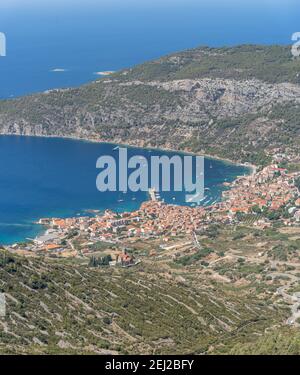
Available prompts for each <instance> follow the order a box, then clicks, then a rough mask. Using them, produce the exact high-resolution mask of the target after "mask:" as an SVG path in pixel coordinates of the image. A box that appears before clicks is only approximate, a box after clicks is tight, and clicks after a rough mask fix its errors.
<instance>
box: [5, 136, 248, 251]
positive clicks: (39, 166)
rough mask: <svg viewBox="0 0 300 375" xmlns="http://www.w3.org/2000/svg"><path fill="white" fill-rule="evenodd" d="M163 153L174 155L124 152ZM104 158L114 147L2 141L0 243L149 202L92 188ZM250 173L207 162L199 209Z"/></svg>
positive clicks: (179, 196) (178, 196)
mask: <svg viewBox="0 0 300 375" xmlns="http://www.w3.org/2000/svg"><path fill="white" fill-rule="evenodd" d="M162 154H167V155H169V156H172V155H175V154H176V153H174V152H167V153H166V152H165V151H160V150H147V149H136V148H128V158H130V156H132V155H140V156H145V157H146V158H147V159H149V157H150V156H154V155H157V156H160V155H162ZM102 155H112V156H114V157H115V158H118V150H117V149H116V145H113V144H103V143H101V144H100V143H90V142H84V141H76V140H68V139H59V138H39V137H36V138H35V137H16V136H0V243H2V244H7V243H13V242H16V241H22V240H24V239H25V238H27V237H30V238H32V237H34V236H36V235H37V234H38V233H39V232H40V231H41V230H42V228H41V227H40V226H36V225H34V221H36V220H38V219H39V218H42V217H68V216H76V215H86V214H87V212H86V210H90V209H99V210H105V209H112V210H114V211H119V212H123V211H129V210H135V209H137V208H138V207H139V206H140V204H141V203H142V202H144V201H146V200H147V199H149V196H148V193H145V192H138V193H132V192H128V193H127V194H123V193H119V192H115V193H112V192H105V193H100V192H99V191H98V190H97V188H96V177H97V175H98V173H99V170H98V169H96V160H97V159H98V158H99V157H100V156H102ZM248 172H249V169H248V168H245V167H243V166H237V165H233V164H229V163H224V162H222V161H218V160H212V159H205V186H206V199H205V200H204V201H203V204H208V203H212V202H214V201H216V200H218V199H220V196H221V191H222V190H223V189H224V186H222V183H223V182H224V181H225V180H226V181H233V180H234V179H235V178H236V177H237V176H239V175H243V174H245V173H248ZM208 189H209V190H208ZM161 196H162V198H163V199H165V201H166V202H168V203H174V204H185V199H184V198H185V196H184V193H164V194H161ZM173 198H175V200H174V199H173Z"/></svg>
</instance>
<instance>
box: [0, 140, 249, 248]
mask: <svg viewBox="0 0 300 375" xmlns="http://www.w3.org/2000/svg"><path fill="white" fill-rule="evenodd" d="M1 136H12V137H28V138H30V137H35V138H54V139H66V140H74V141H81V142H86V143H102V144H109V145H115V146H119V147H121V146H124V147H128V148H137V149H144V150H153V151H154V150H158V151H169V152H176V153H180V154H186V155H193V156H196V155H201V156H203V157H205V158H206V159H211V160H219V161H221V162H224V163H226V164H231V165H236V166H242V167H246V168H247V169H248V171H249V174H247V175H253V174H254V173H255V171H256V166H253V165H250V164H243V163H237V162H234V161H232V160H229V159H225V158H220V157H217V156H214V155H207V154H197V153H195V152H191V151H189V150H176V149H174V148H171V147H164V148H155V147H142V146H136V145H134V144H124V143H114V142H107V141H102V140H101V139H95V138H82V137H75V136H57V135H53V136H52V135H19V134H0V137H1ZM241 177H242V176H236V178H235V179H234V180H233V181H232V182H231V183H230V186H229V189H230V188H231V186H232V185H231V184H232V183H233V182H234V181H237V180H238V179H239V178H241ZM70 217H72V216H70ZM39 219H40V218H37V220H36V221H35V222H34V224H35V225H37V226H39V227H40V228H43V229H41V231H39V234H38V235H37V236H36V237H35V240H38V239H39V237H42V236H44V235H45V234H46V233H47V230H48V228H47V227H45V225H43V224H41V223H39ZM21 242H22V241H21ZM17 243H19V241H18V242H17Z"/></svg>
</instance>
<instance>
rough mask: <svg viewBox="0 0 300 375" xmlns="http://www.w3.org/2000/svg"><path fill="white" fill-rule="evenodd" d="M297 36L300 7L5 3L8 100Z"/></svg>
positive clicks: (0, 66) (2, 80) (60, 0)
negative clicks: (168, 58)
mask: <svg viewBox="0 0 300 375" xmlns="http://www.w3.org/2000/svg"><path fill="white" fill-rule="evenodd" d="M296 31H300V6H299V0H85V1H84V2H83V1H80V0H43V1H40V0H1V1H0V32H4V33H5V34H6V37H7V57H5V58H1V57H0V98H3V97H13V96H19V95H22V94H25V93H31V92H36V91H44V90H47V89H50V88H58V87H66V86H76V85H80V84H82V83H85V82H87V81H90V80H93V79H95V78H97V76H96V75H95V74H94V73H95V72H98V71H104V70H118V69H121V68H125V67H129V66H132V65H135V64H138V63H141V62H144V61H146V60H150V59H154V58H157V57H160V56H162V55H164V54H167V53H170V52H174V51H178V50H183V49H186V48H192V47H196V46H199V45H210V46H224V45H235V44H241V43H260V44H289V43H291V35H292V34H293V33H294V32H296ZM55 69H63V70H64V71H59V72H53V70H55Z"/></svg>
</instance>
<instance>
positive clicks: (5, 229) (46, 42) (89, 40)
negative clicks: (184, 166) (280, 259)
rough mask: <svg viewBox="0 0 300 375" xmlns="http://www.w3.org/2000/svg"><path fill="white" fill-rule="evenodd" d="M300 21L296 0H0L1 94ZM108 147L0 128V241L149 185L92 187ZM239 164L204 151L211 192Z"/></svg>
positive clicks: (286, 31) (298, 25) (285, 32)
mask: <svg viewBox="0 0 300 375" xmlns="http://www.w3.org/2000/svg"><path fill="white" fill-rule="evenodd" d="M296 31H300V7H299V0H285V1H282V0H85V1H84V2H83V1H81V0H43V1H40V0H1V1H0V32H3V33H5V35H6V38H7V56H6V57H0V98H12V97H16V96H20V95H24V94H28V93H34V92H38V91H44V90H48V89H51V88H60V87H69V86H77V85H80V84H83V83H86V82H88V81H91V80H93V79H98V76H96V75H95V72H98V71H105V70H119V69H122V68H126V67H129V66H133V65H135V64H138V63H142V62H144V61H147V60H150V59H155V58H158V57H160V56H162V55H164V54H167V53H171V52H175V51H178V50H183V49H186V48H193V47H196V46H199V45H209V46H228V45H237V44H242V43H258V44H289V43H291V35H292V34H293V33H294V32H296ZM113 148H114V146H113V145H103V144H101V145H100V144H91V143H87V142H76V141H70V140H59V139H42V138H19V137H0V243H1V242H2V243H11V242H15V241H19V240H23V239H24V238H26V237H33V236H35V235H36V234H37V233H38V232H39V231H40V230H41V228H40V227H38V226H36V225H34V224H33V221H34V220H36V219H38V218H40V217H43V216H47V217H48V216H62V217H63V216H72V215H77V214H84V213H85V211H84V210H85V209H95V208H99V209H105V208H112V209H116V210H121V211H123V210H133V209H136V208H137V207H138V206H139V205H140V203H141V202H142V201H144V200H146V199H147V195H146V194H144V193H139V194H137V195H136V196H135V200H132V199H133V198H134V197H133V196H131V195H130V194H129V195H128V196H126V197H118V196H116V195H107V194H106V195H103V194H102V195H101V194H100V193H99V192H98V191H97V190H96V187H95V179H96V174H97V170H96V169H95V162H96V159H97V158H98V157H99V156H100V155H101V154H102V153H105V154H107V153H108V154H109V153H113V152H114V151H113ZM130 152H134V150H132V149H131V151H130ZM156 152H158V153H159V151H156ZM139 154H141V155H144V154H145V155H148V156H149V152H148V151H147V150H139ZM211 166H212V168H211ZM244 172H245V169H244V168H242V167H239V166H234V165H231V164H226V163H225V164H224V163H222V162H220V161H215V160H212V161H211V160H208V159H207V160H206V184H207V187H209V188H210V190H209V191H208V190H207V194H208V195H209V196H208V198H207V202H208V201H209V202H212V201H214V200H216V199H218V198H219V197H220V191H221V189H222V186H221V184H222V182H224V181H225V179H227V180H228V181H231V180H232V179H234V178H235V177H236V176H237V175H240V174H243V173H244ZM172 198H173V197H172V196H166V197H165V199H166V200H167V201H168V200H171V201H172V202H173V199H172ZM121 199H122V200H124V201H123V202H118V201H119V200H121ZM207 202H206V203H207ZM175 203H183V198H182V197H180V195H176V201H175Z"/></svg>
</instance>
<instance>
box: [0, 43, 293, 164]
mask: <svg viewBox="0 0 300 375" xmlns="http://www.w3.org/2000/svg"><path fill="white" fill-rule="evenodd" d="M299 68H300V61H299V60H293V58H292V56H291V54H290V49H289V48H288V47H280V46H271V47H262V46H240V47H234V48H220V49H212V48H207V47H202V48H197V49H194V50H189V51H185V52H180V53H176V54H173V55H170V56H166V57H163V58H161V59H159V60H157V61H152V62H149V63H145V64H142V65H139V66H137V67H134V68H132V69H128V70H124V71H121V72H118V73H116V74H114V75H112V76H111V77H109V78H104V79H101V80H99V81H95V82H93V83H90V84H88V85H84V86H82V87H79V88H75V89H67V90H53V91H51V92H48V93H43V94H37V95H32V96H28V97H23V98H19V99H15V100H6V101H1V102H0V134H1V133H2V134H23V135H43V136H67V137H79V138H89V139H97V140H103V141H111V142H123V143H128V144H134V145H140V146H154V147H157V146H160V147H171V148H176V149H189V150H192V151H197V152H198V151H201V152H206V153H209V154H214V155H217V156H221V157H228V158H231V159H234V160H242V161H253V162H260V161H263V159H264V151H265V150H266V149H270V150H272V149H273V148H275V147H278V146H285V147H290V148H292V149H297V147H299V139H300V123H299V121H300V120H299V119H300V106H299V103H300V74H299V73H298V72H299V71H300V69H299ZM260 159H261V160H260Z"/></svg>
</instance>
